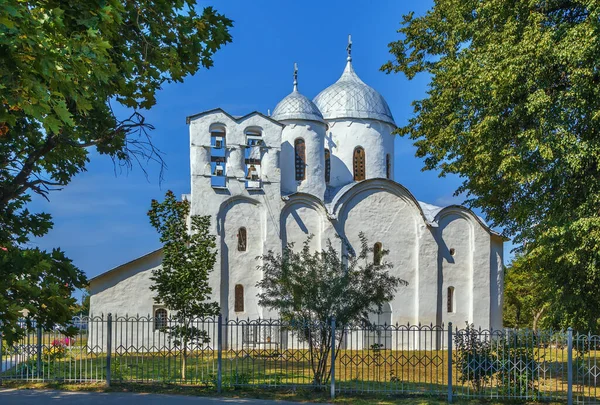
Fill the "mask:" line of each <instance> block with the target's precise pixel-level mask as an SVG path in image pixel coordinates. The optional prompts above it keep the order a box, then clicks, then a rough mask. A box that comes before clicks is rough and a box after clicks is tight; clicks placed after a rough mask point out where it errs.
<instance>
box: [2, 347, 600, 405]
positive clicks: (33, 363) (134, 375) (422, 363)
mask: <svg viewBox="0 0 600 405" xmlns="http://www.w3.org/2000/svg"><path fill="white" fill-rule="evenodd" d="M66 353H67V356H66V358H63V359H57V360H53V361H48V360H49V359H47V358H44V359H43V360H44V361H43V362H42V368H41V369H40V370H37V359H36V358H35V357H34V358H30V360H29V361H27V362H24V363H22V364H20V365H18V366H16V367H14V368H12V369H10V370H8V371H7V372H5V373H3V375H2V377H3V378H7V379H18V380H33V381H35V380H45V381H48V380H54V381H58V382H61V383H64V382H80V381H88V380H90V379H92V380H96V381H98V382H102V381H104V380H105V378H106V355H105V354H102V353H101V354H93V353H90V352H89V351H87V350H85V349H83V348H81V347H77V346H76V347H73V348H71V349H70V350H67V352H66ZM216 356H217V353H216V352H214V351H206V352H194V353H192V354H191V355H190V356H189V358H188V361H187V367H186V376H187V378H186V379H185V380H183V379H182V377H181V359H182V358H181V355H178V354H177V353H145V354H127V353H122V354H118V355H117V354H113V355H112V365H111V375H112V381H113V382H114V383H128V384H130V383H141V384H142V385H143V386H145V387H151V386H154V385H156V386H159V387H163V388H162V389H164V387H178V388H170V389H191V390H195V389H198V390H203V391H204V392H214V391H215V386H216V375H217V358H216ZM590 356H593V357H592V364H596V361H597V359H596V358H595V356H597V353H595V352H594V353H590ZM538 358H544V360H545V361H546V362H554V363H555V366H556V365H561V366H562V367H563V372H562V373H556V374H554V375H552V376H545V378H541V379H540V380H539V382H538V384H537V388H538V389H539V390H540V392H542V393H555V392H556V393H559V395H561V396H564V395H565V394H566V388H567V386H566V369H567V368H566V353H563V350H558V351H557V350H549V351H543V352H542V351H540V352H538ZM447 361H448V359H447V352H446V351H443V350H440V351H433V352H431V351H396V352H393V351H382V352H379V353H377V352H373V351H372V350H361V351H357V350H354V351H350V350H348V351H341V352H340V355H339V356H338V358H337V361H336V384H337V387H338V388H340V389H342V390H343V391H344V392H348V393H351V392H362V393H374V392H378V391H379V392H381V391H386V392H391V393H394V394H396V395H397V394H403V395H406V394H414V395H420V396H425V397H427V398H429V397H432V395H434V394H436V393H437V394H441V395H444V394H445V393H446V391H447V384H448V382H447V380H448V378H447V374H446V373H447V364H448V363H447ZM38 371H39V375H38ZM457 374H458V371H457V370H456V369H455V370H454V381H453V386H454V389H455V392H457V394H462V395H463V396H465V395H467V394H468V393H469V387H468V385H466V384H460V383H459V382H458V381H457V380H456V377H457ZM222 376H223V377H222V381H223V387H224V389H225V390H230V389H233V388H238V389H237V391H240V392H241V391H242V390H243V391H244V392H245V391H254V390H256V389H257V388H256V387H258V388H259V390H262V391H265V390H266V391H270V390H273V389H275V388H277V391H283V392H285V391H286V390H289V389H290V387H295V390H294V391H298V390H303V389H308V387H309V386H310V385H311V383H312V370H311V367H310V363H309V359H308V353H307V352H306V351H301V350H296V351H293V352H292V351H284V352H283V353H279V352H273V351H244V352H233V351H224V352H223V373H222ZM576 383H578V382H577V381H576ZM165 384H166V385H165ZM242 387H243V389H242ZM147 389H150V388H147ZM590 390H591V391H590ZM311 392H312V391H311ZM497 392H498V388H497V387H496V386H495V382H494V381H492V384H491V386H490V387H488V388H486V390H485V395H486V396H487V397H493V396H495V394H496V393H497ZM574 392H575V393H576V395H577V393H579V394H580V395H583V394H584V393H585V394H586V396H589V397H595V398H600V387H598V388H596V387H593V386H589V385H585V384H578V385H576V386H575V387H574ZM278 395H280V394H278ZM378 395H379V394H378ZM385 398H387V397H385ZM390 403H394V402H390ZM430 403H435V402H430Z"/></svg>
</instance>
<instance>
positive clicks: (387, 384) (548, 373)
mask: <svg viewBox="0 0 600 405" xmlns="http://www.w3.org/2000/svg"><path fill="white" fill-rule="evenodd" d="M74 326H76V327H77V331H78V332H77V334H75V335H74V336H72V337H68V336H66V335H64V334H63V333H61V332H60V331H58V330H52V331H43V330H41V329H35V330H33V331H27V334H26V336H25V337H24V338H23V339H21V340H20V341H19V342H16V343H14V344H12V345H10V346H8V345H7V344H6V342H4V343H2V342H1V341H0V343H2V344H1V345H0V346H1V347H2V350H1V352H0V381H1V380H25V381H64V382H105V383H106V384H109V385H110V384H111V382H123V383H126V382H136V383H150V384H152V383H161V384H162V383H169V384H181V385H195V386H204V387H207V388H209V389H215V390H217V391H219V392H220V391H221V390H222V389H228V388H238V387H263V388H278V387H288V388H292V387H294V388H301V387H306V388H311V387H316V386H319V387H320V388H322V389H327V390H329V391H330V392H331V395H332V396H334V395H336V394H337V393H383V394H391V395H396V394H397V395H406V394H410V395H430V396H439V397H447V398H448V401H450V402H451V401H452V400H453V398H457V397H460V398H472V397H480V398H490V399H517V400H539V401H561V402H568V403H586V404H587V403H590V404H591V403H600V388H599V387H598V379H599V378H600V358H599V356H600V337H599V336H596V335H590V334H577V333H573V332H572V331H571V330H567V331H565V332H554V331H535V332H534V331H530V330H495V331H489V330H480V329H473V328H470V327H467V328H464V329H457V328H453V327H452V325H451V324H450V325H447V326H443V325H441V326H435V325H428V326H423V325H418V326H417V325H377V326H372V325H353V326H344V325H335V321H331V323H325V324H319V325H310V327H308V326H309V325H298V324H294V323H291V322H285V321H281V320H260V319H257V320H225V319H222V318H221V317H215V318H207V319H195V320H193V321H190V322H185V323H182V322H181V320H178V319H169V318H163V317H158V318H153V317H139V316H138V317H122V316H111V315H110V314H109V315H108V316H100V317H89V318H78V319H75V320H74ZM169 331H170V332H169ZM175 331H179V335H177V333H175ZM182 331H183V332H182ZM307 331H309V332H310V333H313V334H314V336H320V334H321V333H323V334H324V335H327V334H328V335H327V336H331V337H332V338H331V339H330V340H325V341H326V343H327V345H330V346H327V345H325V346H324V347H320V346H318V345H316V344H315V341H312V340H310V339H307ZM185 337H187V340H186V338H185ZM0 339H1V336H0ZM311 347H312V350H311ZM326 349H327V350H328V351H326ZM319 353H321V354H323V353H326V356H328V357H327V358H326V359H325V360H324V361H325V363H326V366H327V370H329V367H330V366H331V365H332V364H333V367H332V370H333V371H332V372H331V374H329V373H325V374H324V376H325V378H323V379H321V380H318V381H316V380H315V377H314V376H315V367H316V364H317V360H318V358H319V356H318V355H319Z"/></svg>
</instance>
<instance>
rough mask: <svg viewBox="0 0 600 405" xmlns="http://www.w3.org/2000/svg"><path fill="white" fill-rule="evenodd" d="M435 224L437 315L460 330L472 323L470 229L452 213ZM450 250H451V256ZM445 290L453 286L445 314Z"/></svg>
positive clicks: (467, 224)
mask: <svg viewBox="0 0 600 405" xmlns="http://www.w3.org/2000/svg"><path fill="white" fill-rule="evenodd" d="M439 223H440V227H439V232H440V235H441V238H440V239H439V242H440V243H439V246H438V261H439V265H440V269H441V271H440V273H439V277H440V279H439V285H438V297H439V300H438V313H439V314H441V317H440V318H441V321H442V322H443V323H444V324H448V322H452V324H453V325H454V326H457V327H459V328H462V327H464V326H465V322H469V323H471V322H473V254H472V253H473V252H472V250H473V226H472V224H471V222H470V221H469V220H468V219H466V218H464V217H463V216H461V215H459V214H452V213H450V214H448V215H446V216H444V217H442V218H440V220H439ZM450 249H455V254H454V256H452V255H451V254H450ZM448 287H454V312H452V313H449V312H448V311H447V299H448ZM440 318H438V319H440Z"/></svg>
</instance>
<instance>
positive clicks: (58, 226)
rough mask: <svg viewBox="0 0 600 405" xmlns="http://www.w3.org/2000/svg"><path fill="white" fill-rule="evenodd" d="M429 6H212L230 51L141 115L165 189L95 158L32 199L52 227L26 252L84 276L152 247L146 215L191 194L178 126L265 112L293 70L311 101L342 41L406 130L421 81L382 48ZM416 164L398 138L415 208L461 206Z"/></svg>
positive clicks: (152, 176) (334, 66) (448, 184)
mask: <svg viewBox="0 0 600 405" xmlns="http://www.w3.org/2000/svg"><path fill="white" fill-rule="evenodd" d="M207 4H209V3H208V2H200V6H204V5H207ZM429 7H431V2H429V1H414V2H408V1H395V0H387V1H378V2H365V1H358V0H355V1H302V2H287V1H275V0H272V1H257V2H254V1H243V0H235V1H227V2H218V3H216V4H215V8H216V9H217V10H218V11H220V12H222V13H224V14H225V15H227V16H228V17H229V18H231V19H233V20H234V24H235V26H234V28H233V30H232V35H233V42H232V43H231V44H229V45H227V46H225V47H224V48H223V49H221V50H220V51H219V52H218V53H217V54H216V55H215V57H214V62H215V64H214V67H213V68H211V69H210V70H201V71H200V72H198V73H197V74H196V75H195V76H193V77H188V78H186V80H185V81H184V82H183V83H178V84H171V85H165V86H164V88H163V89H162V91H160V92H159V93H158V97H157V104H156V105H155V106H154V107H153V108H152V109H151V110H150V111H147V112H145V114H144V115H145V116H146V117H147V120H148V121H149V122H150V123H152V124H153V125H154V126H155V127H156V129H155V130H154V131H153V132H152V139H153V141H154V143H155V144H156V146H157V147H158V148H159V149H161V150H162V151H163V152H164V159H165V161H166V163H167V166H168V169H167V171H166V173H165V179H164V182H163V183H162V185H159V182H158V172H157V166H156V165H152V164H150V165H149V167H148V171H149V176H148V179H146V177H145V176H144V174H143V172H142V170H140V169H139V168H138V167H134V169H133V171H131V172H129V173H121V174H119V173H117V174H116V175H115V169H114V166H113V163H112V161H111V160H110V159H109V158H107V157H104V156H99V155H97V154H95V153H92V154H91V155H90V158H91V162H90V164H89V165H88V171H87V172H86V173H83V174H81V175H79V176H77V177H76V178H75V180H74V181H73V182H72V183H71V184H69V185H68V186H67V187H66V188H65V189H64V190H62V191H60V192H54V193H52V194H51V196H50V203H47V202H46V201H44V200H43V199H41V198H35V199H34V202H33V204H32V209H34V210H43V211H46V212H49V213H51V214H52V216H53V217H54V223H55V226H54V229H53V230H52V231H50V233H49V234H48V235H47V236H45V237H44V238H41V239H37V240H34V241H32V242H31V245H37V246H40V247H42V248H47V249H50V248H52V247H61V248H62V249H63V250H65V251H66V252H67V254H68V256H69V257H70V258H72V259H73V261H74V263H75V264H76V265H77V266H79V267H80V268H81V269H82V270H83V271H85V273H86V274H87V275H88V277H93V276H96V275H98V274H100V273H102V272H104V271H106V270H109V269H111V268H113V267H115V266H117V265H119V264H122V263H124V262H126V261H129V260H131V259H134V258H136V257H138V256H140V255H143V254H145V253H147V252H150V251H152V250H154V249H156V248H158V247H159V242H158V235H157V234H156V232H155V231H154V229H153V228H151V226H150V224H149V222H148V218H147V216H146V212H147V210H148V208H149V206H150V200H151V199H152V198H156V199H162V197H163V196H164V193H165V192H166V191H167V190H168V189H171V190H173V191H174V192H175V193H176V194H177V195H181V194H184V193H189V191H190V173H189V144H188V142H189V140H188V127H187V125H186V123H185V117H186V116H189V115H192V114H194V113H198V112H201V111H204V110H208V109H212V108H216V107H221V108H223V109H225V110H226V111H228V112H229V113H231V114H234V115H243V114H246V113H249V112H251V111H260V112H263V113H267V110H268V109H270V110H271V111H272V110H273V109H274V107H275V105H276V104H277V103H278V102H279V100H281V99H282V98H283V97H285V96H286V95H287V94H288V93H289V92H291V90H292V80H293V79H292V72H293V64H294V62H297V63H298V65H299V90H300V91H301V92H302V93H303V94H304V95H306V96H308V97H309V98H313V97H314V96H316V95H317V94H318V93H319V92H320V91H321V90H322V89H324V88H325V87H327V86H329V85H330V84H332V83H333V82H335V81H336V80H337V79H338V77H339V76H340V75H341V73H342V70H343V69H344V65H345V61H346V50H345V48H346V41H347V36H348V34H352V39H353V48H352V49H353V51H352V55H353V64H354V69H355V70H356V72H357V74H358V75H359V76H360V77H361V79H362V80H363V81H365V82H366V83H367V84H369V85H370V86H372V87H374V88H375V89H376V90H378V91H379V92H380V93H381V94H382V95H383V96H384V97H385V99H386V100H387V102H388V104H389V106H390V108H391V110H392V113H393V115H394V118H395V120H396V123H397V124H398V125H404V124H405V123H406V122H407V120H408V119H409V118H410V117H411V115H412V111H413V110H412V106H411V102H412V101H413V100H415V99H419V98H423V97H424V96H425V92H426V89H427V78H426V77H417V78H416V79H414V80H412V81H408V80H407V79H406V78H405V77H404V76H402V75H386V74H384V73H382V72H380V71H379V67H380V66H381V65H382V64H383V63H385V62H386V61H387V60H388V59H389V58H390V55H389V53H388V48H387V44H388V43H389V42H391V41H394V40H396V39H398V38H399V34H398V33H397V32H396V31H397V29H398V28H399V26H400V21H401V17H402V15H403V14H405V13H407V12H409V11H414V12H415V13H417V14H423V13H424V12H425V11H426V10H427V9H428V8H429ZM414 155H415V148H414V147H413V146H412V141H411V140H410V139H407V138H400V137H398V138H397V140H396V156H395V159H396V167H395V170H396V172H395V178H396V181H398V182H399V183H401V184H403V185H404V186H406V187H407V188H408V189H409V190H411V191H412V192H413V194H414V195H415V196H416V197H417V199H419V200H421V201H425V202H428V203H431V204H437V205H448V204H454V203H461V202H462V200H461V199H460V198H456V197H453V192H454V190H455V189H456V188H457V186H458V185H459V184H460V180H459V179H458V178H456V177H446V178H438V173H436V172H422V171H421V168H422V166H423V162H422V160H421V159H418V158H416V157H415V156H414ZM505 250H506V253H508V249H505ZM505 259H506V257H505Z"/></svg>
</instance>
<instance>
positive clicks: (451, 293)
mask: <svg viewBox="0 0 600 405" xmlns="http://www.w3.org/2000/svg"><path fill="white" fill-rule="evenodd" d="M447 306H448V308H447V309H448V312H454V287H448V303H447Z"/></svg>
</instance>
